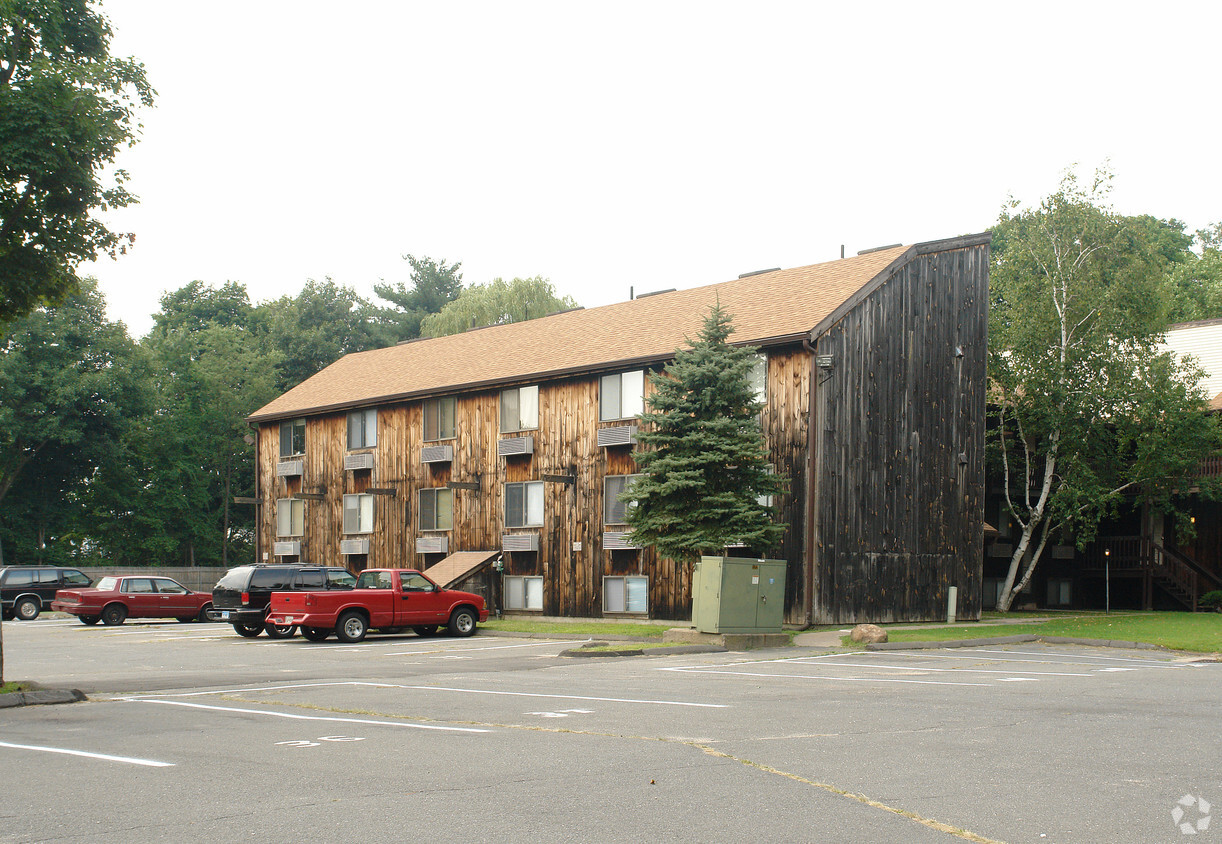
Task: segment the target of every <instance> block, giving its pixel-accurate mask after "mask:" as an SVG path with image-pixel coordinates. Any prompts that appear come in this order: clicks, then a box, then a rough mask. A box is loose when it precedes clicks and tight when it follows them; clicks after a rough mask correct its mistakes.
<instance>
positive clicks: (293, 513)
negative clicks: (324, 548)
mask: <svg viewBox="0 0 1222 844" xmlns="http://www.w3.org/2000/svg"><path fill="white" fill-rule="evenodd" d="M303 533H305V502H304V501H302V500H301V499H300V498H281V499H279V500H278V501H277V502H276V536H301V535H302V534H303Z"/></svg>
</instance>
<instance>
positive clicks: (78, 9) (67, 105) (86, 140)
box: [0, 0, 154, 323]
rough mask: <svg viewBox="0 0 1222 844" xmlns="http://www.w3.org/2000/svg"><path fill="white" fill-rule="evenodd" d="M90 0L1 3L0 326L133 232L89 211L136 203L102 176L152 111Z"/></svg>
mask: <svg viewBox="0 0 1222 844" xmlns="http://www.w3.org/2000/svg"><path fill="white" fill-rule="evenodd" d="M94 6H95V4H94V3H92V2H89V0H0V323H3V322H5V321H8V320H11V319H13V318H14V317H16V316H19V315H20V314H23V313H26V312H28V311H30V310H32V309H33V308H35V307H37V306H38V305H39V304H40V303H43V302H52V303H53V302H57V301H59V300H61V299H62V298H63V297H64V296H65V295H66V294H67V293H68V292H69V291H71V290H72V289H74V288H75V287H76V284H77V278H76V267H77V265H78V264H79V263H80V262H81V261H88V260H92V259H94V258H96V257H97V256H98V255H99V254H103V253H108V254H110V255H111V256H112V257H113V256H115V255H117V254H118V253H120V252H123V251H125V250H126V248H127V246H128V245H129V244H130V243H131V242H132V240H133V239H134V236H133V235H124V234H119V233H117V232H113V231H111V230H110V229H109V228H107V226H106V225H105V224H104V223H102V222H101V221H100V220H99V219H98V217H97V216H96V215H97V213H98V212H99V211H105V210H106V209H107V208H118V207H122V206H124V205H128V204H130V203H132V202H134V201H135V197H134V196H133V195H132V194H131V193H129V192H128V191H127V189H126V188H125V187H124V183H125V182H126V174H125V173H124V172H123V171H122V170H119V171H116V172H115V173H114V174H113V176H111V177H109V178H107V177H105V176H104V171H105V169H106V167H107V165H110V164H111V163H113V162H114V160H115V156H116V155H117V154H118V152H119V151H120V150H121V149H123V148H124V147H127V146H131V145H132V144H133V143H135V141H136V138H137V135H138V133H139V128H140V127H139V124H138V123H137V122H136V111H137V109H138V108H139V106H141V105H143V106H151V105H152V103H153V94H154V92H153V89H152V88H151V87H149V84H148V82H147V80H146V79H145V74H144V66H143V65H141V64H140V63H139V62H137V61H135V60H134V59H130V58H129V59H122V58H115V57H113V56H111V55H110V53H109V50H110V37H111V30H110V26H109V24H108V23H107V21H106V18H105V17H104V16H103V15H102V14H101V12H99V11H98V10H97V9H96V8H95V7H94Z"/></svg>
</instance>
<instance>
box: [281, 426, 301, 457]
mask: <svg viewBox="0 0 1222 844" xmlns="http://www.w3.org/2000/svg"><path fill="white" fill-rule="evenodd" d="M298 454H305V420H304V419H292V420H290V421H288V422H281V423H280V456H281V457H294V456H296V455H298Z"/></svg>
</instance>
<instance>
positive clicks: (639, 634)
mask: <svg viewBox="0 0 1222 844" xmlns="http://www.w3.org/2000/svg"><path fill="white" fill-rule="evenodd" d="M676 624H678V622H664V623H661V624H640V623H635V622H630V621H629V622H623V623H619V622H581V621H574V622H568V621H535V620H534V619H530V618H501V619H494V618H490V619H488V620H487V621H486V622H484V623H483V624H481V625H480V629H481V630H486V631H488V632H489V633H497V632H500V631H504V632H507V633H538V634H539V635H541V636H556V637H557V638H561V639H597V638H599V637H600V636H632V637H634V638H637V639H655V640H657V641H659V642H660V641H662V634H663V633H665V632H666V631H667V630H669V629H670V628H672V627H674V626H676Z"/></svg>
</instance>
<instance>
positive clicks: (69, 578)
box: [64, 571, 89, 586]
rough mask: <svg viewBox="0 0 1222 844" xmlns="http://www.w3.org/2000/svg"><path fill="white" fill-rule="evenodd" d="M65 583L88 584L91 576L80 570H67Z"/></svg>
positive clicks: (71, 584) (72, 584)
mask: <svg viewBox="0 0 1222 844" xmlns="http://www.w3.org/2000/svg"><path fill="white" fill-rule="evenodd" d="M64 583H66V584H67V585H68V586H88V585H89V578H88V577H86V576H85V575H83V574H81V573H80V572H79V571H66V572H64Z"/></svg>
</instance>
